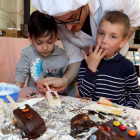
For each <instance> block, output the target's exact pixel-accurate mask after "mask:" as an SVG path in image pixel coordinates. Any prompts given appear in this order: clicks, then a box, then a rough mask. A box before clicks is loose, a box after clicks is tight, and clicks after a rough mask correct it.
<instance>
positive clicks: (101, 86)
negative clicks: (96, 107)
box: [78, 11, 140, 108]
mask: <svg viewBox="0 0 140 140" xmlns="http://www.w3.org/2000/svg"><path fill="white" fill-rule="evenodd" d="M129 29H130V22H129V18H128V17H127V15H125V14H124V13H121V12H119V11H112V12H109V13H107V14H106V15H105V16H104V17H103V18H102V19H101V22H100V25H99V29H98V31H97V35H96V42H97V46H96V48H95V50H94V52H93V51H92V45H91V46H90V48H89V56H87V55H86V53H85V52H84V51H83V55H84V58H85V59H84V60H83V61H82V62H81V66H80V70H79V77H78V89H79V93H80V95H81V96H82V97H91V98H92V100H93V101H98V100H99V98H100V97H105V98H109V99H110V100H111V101H112V102H113V103H117V104H119V105H124V106H128V107H132V108H138V102H139V97H140V92H139V87H138V80H137V74H136V71H135V68H134V66H133V64H132V62H131V61H129V60H128V59H126V58H125V57H124V56H122V55H121V54H120V53H118V52H117V51H118V50H119V49H121V48H123V46H125V44H126V43H127V41H128V38H127V34H128V31H129Z"/></svg>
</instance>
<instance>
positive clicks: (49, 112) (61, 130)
mask: <svg viewBox="0 0 140 140" xmlns="http://www.w3.org/2000/svg"><path fill="white" fill-rule="evenodd" d="M32 108H33V109H34V110H36V111H37V112H38V113H39V114H40V116H41V117H42V118H43V119H44V122H45V125H46V128H47V129H46V131H45V132H44V134H43V135H42V136H40V137H39V138H38V139H36V140H86V139H87V138H88V137H89V136H90V135H91V134H92V133H93V132H94V131H95V130H96V129H97V128H96V127H92V128H90V130H89V131H88V132H84V133H83V134H81V135H82V138H81V137H80V138H78V137H77V138H76V139H75V138H73V137H72V136H70V132H71V122H70V121H71V118H72V117H74V116H75V115H77V114H80V113H87V114H88V110H84V109H83V108H84V105H81V104H77V103H75V102H71V101H67V100H65V99H62V108H55V107H50V106H49V105H48V103H47V101H46V99H44V100H42V101H40V102H38V103H37V104H35V105H33V106H32ZM100 114H101V115H102V116H104V118H105V119H104V120H102V119H100V118H99V116H98V112H97V114H94V115H90V114H89V118H90V119H91V120H92V121H94V122H101V123H102V122H106V121H108V120H111V119H113V118H116V119H117V120H119V121H120V122H121V123H123V124H125V125H128V126H130V127H134V128H136V126H135V125H134V123H135V119H134V118H133V117H132V116H131V115H129V114H128V113H126V112H123V113H122V116H121V117H120V116H116V115H108V114H104V113H100ZM8 123H9V122H8ZM5 124H6V123H5ZM5 124H3V127H0V139H1V140H22V139H23V138H22V135H24V133H23V132H22V131H21V130H20V128H19V127H18V125H17V126H14V125H13V123H12V121H11V123H10V124H8V125H7V124H6V125H5ZM26 139H27V138H26ZM26 139H24V140H26Z"/></svg>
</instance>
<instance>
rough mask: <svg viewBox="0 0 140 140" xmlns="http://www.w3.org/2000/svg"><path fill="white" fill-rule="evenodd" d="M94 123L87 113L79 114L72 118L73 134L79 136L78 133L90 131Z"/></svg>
mask: <svg viewBox="0 0 140 140" xmlns="http://www.w3.org/2000/svg"><path fill="white" fill-rule="evenodd" d="M94 125H95V124H94V122H92V121H91V120H90V119H89V117H88V115H87V114H85V113H82V114H78V115H76V116H75V117H73V118H72V119H71V136H73V137H77V135H78V134H80V133H82V132H87V131H89V128H90V127H94Z"/></svg>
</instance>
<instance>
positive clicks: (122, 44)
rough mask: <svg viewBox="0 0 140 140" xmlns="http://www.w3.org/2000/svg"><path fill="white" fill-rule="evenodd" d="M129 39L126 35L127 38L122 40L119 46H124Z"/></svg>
mask: <svg viewBox="0 0 140 140" xmlns="http://www.w3.org/2000/svg"><path fill="white" fill-rule="evenodd" d="M127 41H128V37H125V38H124V39H123V40H122V42H121V44H120V47H119V48H120V49H121V48H123V47H124V46H125V45H126V43H127Z"/></svg>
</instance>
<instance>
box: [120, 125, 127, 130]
mask: <svg viewBox="0 0 140 140" xmlns="http://www.w3.org/2000/svg"><path fill="white" fill-rule="evenodd" d="M119 128H120V129H121V130H126V129H127V127H126V126H125V125H120V127H119Z"/></svg>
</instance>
